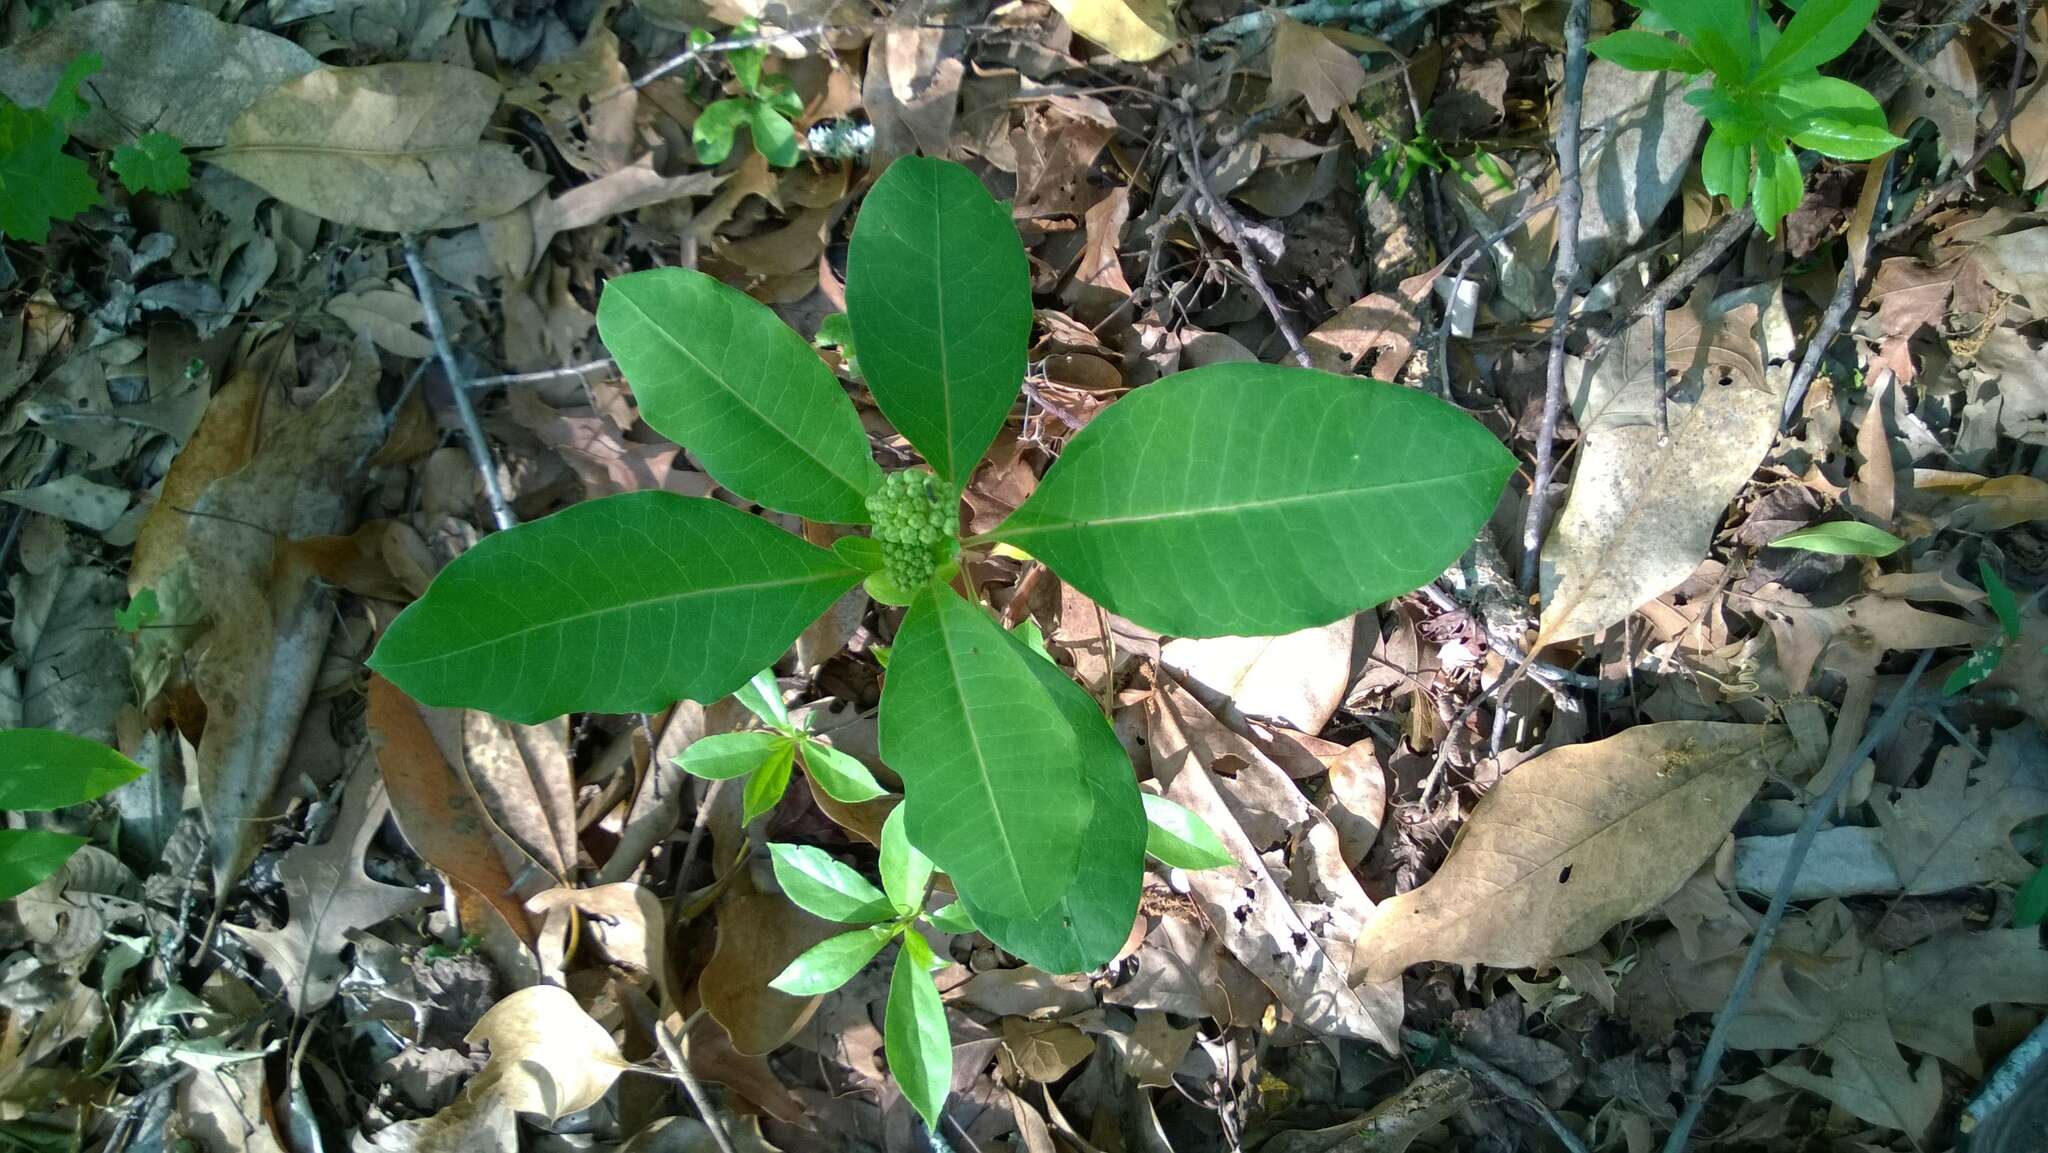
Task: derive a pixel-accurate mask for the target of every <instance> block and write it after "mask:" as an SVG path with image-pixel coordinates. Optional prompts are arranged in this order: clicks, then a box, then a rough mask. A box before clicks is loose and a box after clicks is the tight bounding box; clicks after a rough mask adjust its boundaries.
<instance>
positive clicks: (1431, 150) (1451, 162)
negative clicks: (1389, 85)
mask: <svg viewBox="0 0 2048 1153" xmlns="http://www.w3.org/2000/svg"><path fill="white" fill-rule="evenodd" d="M1367 119H1368V120H1370V121H1371V123H1372V126H1373V127H1374V128H1377V129H1378V130H1379V133H1380V136H1381V137H1382V138H1384V139H1386V140H1387V141H1389V142H1390V143H1389V144H1388V145H1387V146H1386V147H1385V148H1382V149H1380V151H1379V154H1378V155H1376V156H1374V157H1373V158H1372V159H1371V160H1370V161H1367V162H1366V163H1364V164H1361V165H1359V167H1358V189H1359V191H1360V192H1366V191H1370V190H1373V189H1377V190H1379V192H1380V194H1381V195H1383V196H1385V197H1387V198H1388V199H1390V200H1399V199H1401V198H1402V197H1403V196H1406V195H1408V186H1409V185H1410V184H1412V183H1414V181H1415V174H1416V173H1418V172H1421V171H1423V170H1424V169H1427V170H1429V171H1431V172H1446V171H1449V170H1451V169H1456V170H1457V172H1458V174H1459V175H1460V176H1463V177H1464V178H1465V179H1467V180H1473V181H1476V180H1478V179H1480V177H1482V176H1484V177H1485V178H1486V179H1489V180H1491V181H1493V183H1494V186H1495V187H1497V188H1503V189H1506V188H1513V187H1514V181H1513V180H1511V179H1509V178H1508V173H1507V169H1505V168H1503V167H1501V163H1500V161H1498V160H1495V159H1494V158H1493V157H1492V156H1491V155H1489V154H1488V153H1487V152H1486V151H1485V150H1483V149H1475V150H1473V153H1472V156H1471V158H1470V159H1467V158H1465V157H1462V156H1453V155H1451V154H1450V153H1448V152H1445V151H1444V148H1443V145H1442V144H1440V143H1438V142H1437V139H1436V137H1434V136H1432V135H1430V131H1429V126H1428V125H1427V124H1421V123H1418V124H1416V126H1415V132H1414V134H1413V135H1412V136H1410V137H1409V138H1408V139H1406V140H1403V139H1401V135H1400V133H1398V132H1396V131H1394V129H1393V128H1392V127H1391V126H1389V125H1388V124H1387V123H1386V122H1385V121H1383V120H1381V119H1380V118H1379V117H1376V116H1374V117H1368V118H1367Z"/></svg>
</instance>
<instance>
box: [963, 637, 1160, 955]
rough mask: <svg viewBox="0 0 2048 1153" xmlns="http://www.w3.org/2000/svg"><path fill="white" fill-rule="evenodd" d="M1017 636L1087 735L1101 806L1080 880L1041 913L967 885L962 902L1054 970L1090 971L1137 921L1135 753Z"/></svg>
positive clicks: (1006, 944)
mask: <svg viewBox="0 0 2048 1153" xmlns="http://www.w3.org/2000/svg"><path fill="white" fill-rule="evenodd" d="M1010 643H1011V646H1012V647H1013V649H1014V650H1015V651H1016V652H1018V653H1019V654H1020V655H1022V656H1024V657H1025V658H1026V659H1027V660H1028V661H1029V667H1030V669H1031V673H1032V675H1033V676H1034V677H1036V678H1037V679H1038V682H1039V683H1040V684H1041V685H1043V686H1045V690H1046V691H1047V692H1048V693H1050V694H1051V695H1052V699H1053V703H1054V704H1056V705H1058V706H1059V709H1060V714H1061V715H1062V716H1064V717H1065V718H1066V719H1067V723H1068V724H1069V725H1071V726H1073V729H1074V732H1075V734H1076V735H1077V736H1078V737H1079V738H1080V741H1081V756H1082V760H1081V771H1082V775H1083V777H1084V778H1085V779H1086V781H1087V784H1088V792H1089V794H1090V795H1091V796H1093V797H1094V798H1095V811H1094V815H1093V817H1092V818H1091V819H1090V820H1089V822H1088V831H1087V832H1086V833H1083V834H1082V835H1081V845H1082V852H1081V861H1080V867H1079V868H1078V870H1077V871H1076V872H1075V874H1074V882H1073V884H1072V885H1071V886H1069V887H1068V889H1067V892H1066V894H1065V895H1064V896H1062V897H1061V898H1060V899H1059V900H1058V901H1055V902H1054V903H1053V906H1052V908H1050V909H1047V910H1046V911H1045V912H1044V913H1041V914H1040V915H1038V916H1036V917H1006V916H1003V915H1001V914H999V913H994V912H991V911H989V910H988V909H986V908H984V907H982V906H981V905H979V904H976V903H975V902H974V900H973V898H972V896H971V895H970V894H969V893H967V892H966V891H964V890H963V891H961V893H960V905H961V907H963V908H965V909H966V910H967V911H968V913H969V915H970V916H971V917H972V919H973V921H974V927H975V928H977V929H980V930H981V932H982V933H983V935H985V936H987V937H988V939H989V940H991V941H994V942H995V943H996V944H998V945H1001V946H1002V947H1003V948H1004V949H1007V950H1008V951H1009V952H1011V953H1013V954H1015V955H1016V956H1018V957H1021V958H1023V959H1024V960H1025V961H1028V962H1030V963H1031V964H1033V965H1036V966H1038V967H1039V968H1041V969H1044V970H1045V971H1047V972H1049V973H1080V972H1085V971H1087V970H1089V969H1095V968H1100V967H1101V966H1103V965H1106V964H1108V963H1109V961H1110V959H1111V958H1112V957H1115V956H1116V955H1117V953H1118V951H1120V950H1121V949H1122V948H1123V947H1124V942H1125V941H1126V940H1128V939H1129V937H1130V935H1131V925H1132V923H1133V922H1135V921H1136V920H1137V917H1138V892H1139V890H1140V889H1141V888H1143V887H1144V880H1145V839H1146V837H1145V833H1146V824H1145V809H1144V805H1143V802H1142V801H1140V799H1139V797H1140V795H1141V794H1140V793H1139V792H1138V779H1137V776H1136V774H1134V773H1133V772H1132V771H1131V761H1130V758H1129V757H1128V756H1127V755H1125V753H1124V747H1123V744H1122V742H1120V741H1118V740H1117V738H1116V732H1115V730H1113V729H1111V728H1110V727H1109V721H1108V719H1107V718H1105V717H1104V716H1103V715H1102V710H1101V709H1100V708H1097V707H1096V704H1095V701H1094V700H1093V699H1092V698H1091V697H1089V695H1088V693H1087V691H1086V690H1084V689H1082V688H1081V686H1079V685H1077V684H1075V683H1074V682H1073V681H1071V680H1069V679H1067V675H1066V674H1065V673H1062V672H1061V671H1060V670H1059V668H1058V667H1057V666H1055V665H1053V664H1052V663H1051V662H1050V661H1047V660H1045V659H1044V658H1042V657H1039V656H1037V655H1035V654H1033V653H1032V652H1031V651H1030V649H1029V648H1027V647H1026V645H1025V644H1024V642H1023V641H1022V640H1021V639H1019V638H1017V637H1015V636H1011V637H1010ZM949 931H951V930H949Z"/></svg>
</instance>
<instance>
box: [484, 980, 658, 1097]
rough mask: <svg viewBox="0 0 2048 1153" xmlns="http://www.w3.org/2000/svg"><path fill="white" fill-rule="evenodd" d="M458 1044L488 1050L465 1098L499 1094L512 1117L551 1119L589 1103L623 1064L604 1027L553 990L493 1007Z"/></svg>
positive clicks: (537, 990) (531, 991)
mask: <svg viewBox="0 0 2048 1153" xmlns="http://www.w3.org/2000/svg"><path fill="white" fill-rule="evenodd" d="M464 1040H466V1041H468V1042H469V1044H471V1045H476V1044H478V1043H480V1042H486V1041H487V1042H489V1043H490V1046H491V1059H490V1062H489V1063H488V1064H486V1065H485V1066H484V1070H483V1072H482V1073H479V1074H477V1080H476V1082H475V1083H474V1084H473V1085H472V1086H471V1088H470V1090H469V1092H470V1093H472V1094H485V1093H489V1094H494V1095H497V1096H501V1097H502V1098H503V1099H504V1100H505V1102H506V1103H507V1104H509V1105H510V1106H511V1107H512V1108H513V1109H514V1110H515V1111H517V1112H520V1113H533V1114H537V1115H539V1116H542V1117H545V1118H547V1119H548V1120H550V1121H552V1120H555V1119H556V1118H559V1117H562V1116H563V1115H565V1114H569V1113H575V1112H578V1111H580V1110H583V1109H588V1108H590V1107H591V1106H592V1105H595V1104H596V1103H597V1101H598V1099H599V1098H601V1097H603V1096H604V1095H605V1092H606V1090H608V1089H610V1088H611V1087H612V1082H614V1081H616V1080H618V1078H619V1074H620V1073H622V1072H624V1071H625V1070H626V1069H627V1068H628V1067H629V1066H630V1063H629V1062H628V1061H626V1059H625V1058H624V1057H622V1056H620V1055H619V1046H618V1043H617V1042H615V1041H613V1040H612V1035H611V1034H610V1033H609V1032H607V1031H606V1030H605V1027H604V1026H602V1025H600V1024H598V1023H597V1022H596V1021H593V1020H591V1019H590V1014H588V1013H585V1012H584V1011H583V1006H581V1005H579V1004H577V1003H576V998H575V997H574V996H573V995H571V994H570V992H569V991H568V990H567V989H564V988H561V987H560V986H557V985H533V986H530V987H528V988H525V989H521V990H519V991H518V992H516V993H514V994H512V995H511V996H509V997H506V998H505V999H504V1000H502V1001H499V1002H498V1003H497V1004H496V1005H493V1006H491V1011H490V1012H488V1013H485V1014H484V1016H483V1019H482V1020H480V1021H478V1022H477V1023H476V1027H475V1028H473V1029H471V1030H470V1031H469V1036H468V1037H466V1038H464Z"/></svg>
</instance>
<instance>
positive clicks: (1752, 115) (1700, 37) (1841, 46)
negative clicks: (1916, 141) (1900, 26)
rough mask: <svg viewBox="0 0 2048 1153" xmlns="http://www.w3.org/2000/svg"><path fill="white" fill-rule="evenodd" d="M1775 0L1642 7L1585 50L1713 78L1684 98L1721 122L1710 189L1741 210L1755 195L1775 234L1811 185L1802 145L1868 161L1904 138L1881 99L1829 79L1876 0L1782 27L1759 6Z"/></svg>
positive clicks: (1627, 63) (1821, 2)
mask: <svg viewBox="0 0 2048 1153" xmlns="http://www.w3.org/2000/svg"><path fill="white" fill-rule="evenodd" d="M1766 2H1767V0H1643V2H1642V3H1641V4H1640V5H1639V6H1640V7H1641V8H1642V10H1643V17H1642V18H1641V19H1639V20H1638V21H1637V22H1636V25H1635V27H1633V28H1629V29H1625V30H1623V31H1619V32H1613V33H1610V34H1608V35H1606V36H1603V37H1601V38H1600V39H1598V40H1595V41H1594V42H1593V43H1592V44H1590V45H1588V46H1587V49H1588V51H1590V52H1592V53H1593V55H1595V56H1598V57H1600V58H1601V59H1603V60H1608V61H1611V62H1612V63H1615V64H1618V65H1620V66H1621V67H1623V68H1627V69H1631V70H1633V71H1637V72H1657V71H1670V72H1681V73H1684V74H1686V75H1688V76H1693V75H1698V74H1700V73H1702V72H1711V73H1712V74H1713V78H1714V82H1713V84H1712V85H1711V86H1710V87H1706V88H1699V89H1695V90H1693V91H1691V92H1688V93H1687V94H1686V96H1685V101H1686V103H1688V104H1691V105H1693V106H1694V107H1696V108H1698V109H1699V110H1700V111H1701V112H1702V113H1704V114H1705V116H1706V118H1707V122H1708V124H1709V125H1710V126H1711V130H1710V131H1709V132H1708V133H1707V144H1706V149H1705V151H1704V153H1703V154H1702V155H1701V157H1700V175H1701V178H1702V179H1703V180H1704V182H1705V183H1706V187H1707V191H1708V192H1710V193H1712V194H1714V195H1716V196H1725V197H1727V198H1728V199H1729V201H1730V202H1732V203H1735V204H1741V203H1742V201H1743V200H1744V198H1748V199H1749V200H1750V202H1751V203H1752V204H1754V205H1755V207H1756V219H1757V223H1759V224H1761V225H1763V228H1764V231H1765V232H1767V233H1770V234H1772V235H1776V234H1777V231H1778V223H1779V221H1781V220H1783V219H1784V217H1785V214H1786V213H1789V212H1791V211H1792V210H1793V209H1795V208H1797V207H1799V199H1800V197H1801V195H1802V194H1803V192H1804V189H1805V178H1804V176H1803V174H1802V173H1801V171H1800V167H1799V158H1798V157H1797V156H1796V155H1794V154H1793V152H1792V147H1791V146H1792V145H1793V144H1798V145H1800V146H1801V147H1803V148H1811V149H1812V150H1814V151H1815V152H1818V153H1820V154H1821V155H1823V156H1833V157H1836V158H1839V159H1842V160H1869V159H1872V158H1874V157H1878V156H1882V155H1884V154H1885V153H1886V152H1889V151H1891V150H1892V149H1894V148H1897V147H1898V146H1899V145H1901V144H1903V143H1905V141H1903V140H1901V139H1899V138H1898V137H1896V136H1893V135H1892V134H1891V133H1890V132H1889V131H1888V130H1887V129H1886V127H1885V116H1884V110H1883V109H1882V108H1880V107H1879V106H1878V103H1877V99H1876V97H1873V96H1872V95H1871V94H1870V93H1868V92H1866V91H1864V90H1863V89H1862V88H1859V87H1857V86H1856V85H1854V84H1851V83H1850V82H1849V81H1847V80H1838V79H1836V78H1834V77H1832V76H1823V75H1821V74H1820V71H1819V68H1820V65H1822V64H1825V63H1827V62H1828V61H1830V60H1833V59H1834V58H1835V57H1837V56H1840V55H1841V54H1842V53H1844V52H1846V51H1848V49H1849V46H1850V45H1851V44H1854V43H1855V42H1856V38H1857V37H1859V36H1861V35H1862V34H1863V29H1864V28H1865V27H1866V26H1867V25H1868V24H1869V23H1870V21H1871V18H1872V17H1873V16H1875V15H1876V14H1877V5H1878V0H1805V2H1804V3H1802V4H1797V5H1793V7H1795V8H1797V9H1798V11H1796V12H1795V13H1793V16H1792V19H1791V20H1790V21H1789V22H1788V23H1787V24H1786V25H1785V26H1784V28H1782V29H1781V28H1779V27H1778V26H1777V25H1776V24H1775V23H1773V22H1772V21H1771V19H1770V18H1769V16H1768V14H1766V13H1764V12H1761V11H1759V10H1757V9H1755V8H1753V7H1752V5H1753V4H1763V3H1766ZM1665 31H1675V32H1677V33H1678V34H1679V35H1680V36H1681V37H1683V39H1682V40H1672V39H1670V38H1668V37H1666V36H1664V35H1663V34H1662V33H1663V32H1665Z"/></svg>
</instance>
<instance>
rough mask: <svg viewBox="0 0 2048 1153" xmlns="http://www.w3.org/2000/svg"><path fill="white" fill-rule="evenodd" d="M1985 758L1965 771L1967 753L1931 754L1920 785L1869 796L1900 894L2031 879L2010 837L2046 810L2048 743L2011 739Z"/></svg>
mask: <svg viewBox="0 0 2048 1153" xmlns="http://www.w3.org/2000/svg"><path fill="white" fill-rule="evenodd" d="M1987 756H1988V758H1989V759H1988V760H1987V762H1986V763H1985V764H1983V765H1978V766H1975V767H1972V764H1971V762H1972V761H1973V760H1974V759H1975V758H1974V757H1973V756H1972V754H1971V753H1970V752H1969V751H1967V750H1965V749H1963V748H1960V747H1956V746H1951V747H1949V748H1946V749H1943V750H1942V751H1941V752H1940V753H1939V754H1937V755H1936V757H1935V759H1934V774H1933V776H1931V777H1930V778H1928V781H1927V784H1926V786H1925V787H1923V788H1918V789H1898V790H1891V791H1889V792H1883V791H1881V792H1879V793H1877V794H1875V795H1873V796H1872V797H1871V798H1870V803H1871V807H1872V808H1874V809H1876V810H1877V817H1878V820H1879V822H1880V823H1881V824H1882V825H1883V827H1884V839H1883V843H1884V847H1885V853H1886V855H1887V856H1888V857H1889V858H1890V859H1891V864H1892V867H1893V868H1894V869H1896V870H1897V872H1898V876H1899V879H1900V880H1901V881H1902V882H1903V883H1904V884H1905V891H1906V892H1907V893H1909V894H1916V895H1917V894H1926V893H1945V892H1947V891H1949V890H1951V889H1960V888H1964V887H1966V886H1969V885H1982V884H1990V883H2006V884H2019V883H2020V882H2022V881H2025V880H2026V879H2027V878H2028V877H2029V876H2031V875H2032V874H2033V872H2034V866H2033V865H2032V864H2029V863H2028V861H2027V859H2026V858H2025V857H2022V856H2020V854H2019V852H2018V851H2017V850H2015V849H2014V848H2013V832H2014V830H2015V829H2017V828H2018V827H2019V826H2020V825H2021V824H2022V823H2024V822H2026V821H2030V820H2032V819H2034V818H2035V817H2038V816H2041V815H2042V814H2044V813H2048V743H2044V742H2042V741H2040V740H2038V739H2033V738H2030V737H2028V736H2020V735H2016V736H2014V737H2013V739H2009V740H2001V741H1999V742H1997V743H1995V744H1993V745H1992V746H1991V749H1990V750H1989V752H1988V753H1987Z"/></svg>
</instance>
